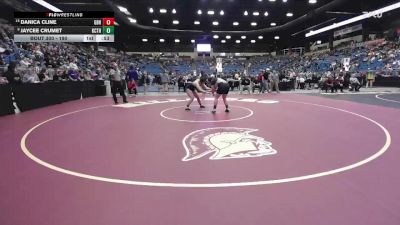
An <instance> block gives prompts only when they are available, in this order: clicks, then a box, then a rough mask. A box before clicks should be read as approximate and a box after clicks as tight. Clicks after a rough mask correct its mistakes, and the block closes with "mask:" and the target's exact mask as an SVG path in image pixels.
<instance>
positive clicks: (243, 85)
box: [240, 76, 251, 94]
mask: <svg viewBox="0 0 400 225" xmlns="http://www.w3.org/2000/svg"><path fill="white" fill-rule="evenodd" d="M244 90H247V91H248V92H249V94H250V91H251V80H250V78H249V77H248V76H244V77H243V78H242V79H241V80H240V94H242V93H243V91H244Z"/></svg>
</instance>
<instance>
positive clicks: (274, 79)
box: [270, 71, 280, 93]
mask: <svg viewBox="0 0 400 225" xmlns="http://www.w3.org/2000/svg"><path fill="white" fill-rule="evenodd" d="M270 81H271V91H273V89H274V88H275V91H276V93H280V90H279V74H278V72H277V71H274V72H273V73H272V74H271V78H270Z"/></svg>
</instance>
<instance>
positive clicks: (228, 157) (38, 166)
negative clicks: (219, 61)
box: [0, 94, 400, 225]
mask: <svg viewBox="0 0 400 225" xmlns="http://www.w3.org/2000/svg"><path fill="white" fill-rule="evenodd" d="M130 100H131V101H133V100H134V101H135V103H129V104H123V105H117V106H113V105H112V104H111V103H112V100H111V98H104V97H98V98H91V99H84V100H80V101H74V102H69V103H64V104H61V105H55V106H51V107H47V108H43V109H38V110H32V111H28V112H25V113H22V114H18V115H13V116H5V117H1V118H0V140H1V144H2V145H1V146H2V147H1V151H0V175H1V183H0V195H1V201H0V209H1V210H0V224H4V225H8V224H12V225H26V224H29V225H55V224H56V225H72V224H73V225H89V224H90V225H92V224H93V225H103V224H104V225H110V224H140V225H144V224H146V225H147V224H148V225H158V224H159V225H169V224H170V225H183V224H185V225H186V224H187V225H204V224H215V225H225V224H226V225H232V224H238V225H253V224H254V225H260V224H280V225H293V224H298V225H313V224H315V225H332V224H340V225H356V224H360V225H361V224H362V225H377V224H382V225H383V224H384V225H398V224H400V202H399V201H398V199H400V191H399V190H400V174H399V172H398V171H399V170H400V165H399V163H398V159H399V158H400V153H399V151H400V140H399V137H400V110H398V109H391V108H384V107H380V106H371V105H364V104H359V103H353V102H348V101H337V100H330V99H326V98H321V97H312V96H305V95H286V94H282V95H267V96H261V95H244V96H239V95H232V96H231V99H230V103H229V104H230V109H231V112H230V113H225V112H224V107H223V104H220V105H219V108H218V111H217V113H216V114H212V113H211V112H210V111H211V104H212V101H211V99H206V101H205V105H207V108H206V109H200V108H199V107H198V105H197V103H196V102H194V103H193V104H192V106H191V109H192V110H191V111H189V112H187V111H185V110H184V106H185V97H183V96H180V97H165V96H164V97H138V98H132V99H130ZM221 103H222V102H221Z"/></svg>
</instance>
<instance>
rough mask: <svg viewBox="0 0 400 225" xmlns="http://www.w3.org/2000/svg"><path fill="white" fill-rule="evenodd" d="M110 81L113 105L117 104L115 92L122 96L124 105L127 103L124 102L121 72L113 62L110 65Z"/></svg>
mask: <svg viewBox="0 0 400 225" xmlns="http://www.w3.org/2000/svg"><path fill="white" fill-rule="evenodd" d="M110 80H111V92H112V95H113V99H114V103H115V104H118V99H117V92H119V94H120V95H121V96H122V99H123V101H124V103H128V101H127V100H126V95H125V90H124V88H123V85H122V78H121V71H120V70H119V69H118V65H117V63H115V62H114V63H112V68H111V70H110Z"/></svg>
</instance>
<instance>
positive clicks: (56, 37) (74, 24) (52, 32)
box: [14, 12, 114, 42]
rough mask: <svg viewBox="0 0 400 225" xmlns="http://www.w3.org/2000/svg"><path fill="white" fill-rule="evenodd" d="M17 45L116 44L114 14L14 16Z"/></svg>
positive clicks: (18, 13)
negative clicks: (56, 43)
mask: <svg viewBox="0 0 400 225" xmlns="http://www.w3.org/2000/svg"><path fill="white" fill-rule="evenodd" d="M14 41H15V42H114V12H14Z"/></svg>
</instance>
